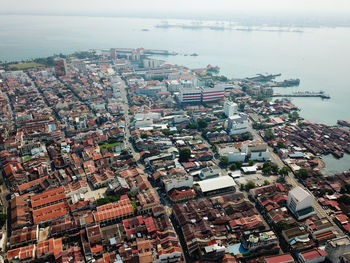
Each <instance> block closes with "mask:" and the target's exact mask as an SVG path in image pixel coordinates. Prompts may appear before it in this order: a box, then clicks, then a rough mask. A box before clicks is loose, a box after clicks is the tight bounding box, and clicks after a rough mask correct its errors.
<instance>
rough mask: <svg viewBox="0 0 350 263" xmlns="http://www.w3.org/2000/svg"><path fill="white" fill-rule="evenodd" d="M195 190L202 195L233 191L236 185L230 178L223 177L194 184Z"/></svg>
mask: <svg viewBox="0 0 350 263" xmlns="http://www.w3.org/2000/svg"><path fill="white" fill-rule="evenodd" d="M195 185H196V186H197V190H198V191H199V192H201V193H202V194H203V195H211V194H216V193H222V192H232V191H235V186H236V183H235V181H234V180H233V178H232V177H230V176H228V175H225V176H220V177H216V178H211V179H206V180H203V181H200V182H196V183H195Z"/></svg>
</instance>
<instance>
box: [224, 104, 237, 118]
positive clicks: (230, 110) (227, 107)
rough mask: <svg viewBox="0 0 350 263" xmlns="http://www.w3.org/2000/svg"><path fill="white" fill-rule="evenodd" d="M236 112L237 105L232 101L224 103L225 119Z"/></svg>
mask: <svg viewBox="0 0 350 263" xmlns="http://www.w3.org/2000/svg"><path fill="white" fill-rule="evenodd" d="M237 112H238V105H237V103H234V102H232V101H225V103H224V113H225V115H226V117H231V116H233V115H235V114H237Z"/></svg>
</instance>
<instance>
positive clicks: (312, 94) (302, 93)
mask: <svg viewBox="0 0 350 263" xmlns="http://www.w3.org/2000/svg"><path fill="white" fill-rule="evenodd" d="M272 97H319V98H322V99H330V98H331V97H330V96H329V95H328V94H326V93H324V92H323V91H320V92H310V91H299V92H293V93H291V94H280V93H275V94H273V95H272Z"/></svg>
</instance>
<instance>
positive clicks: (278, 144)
mask: <svg viewBox="0 0 350 263" xmlns="http://www.w3.org/2000/svg"><path fill="white" fill-rule="evenodd" d="M277 147H278V148H286V145H285V144H284V143H283V142H281V141H278V142H277Z"/></svg>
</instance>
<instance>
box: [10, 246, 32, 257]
mask: <svg viewBox="0 0 350 263" xmlns="http://www.w3.org/2000/svg"><path fill="white" fill-rule="evenodd" d="M34 257H35V245H33V244H32V245H29V246H25V247H20V248H15V249H11V250H9V251H7V259H14V258H18V259H20V260H24V259H33V258H34Z"/></svg>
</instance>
